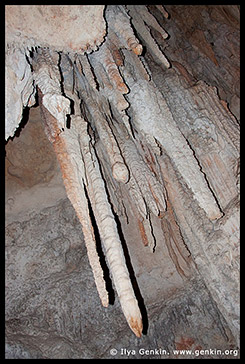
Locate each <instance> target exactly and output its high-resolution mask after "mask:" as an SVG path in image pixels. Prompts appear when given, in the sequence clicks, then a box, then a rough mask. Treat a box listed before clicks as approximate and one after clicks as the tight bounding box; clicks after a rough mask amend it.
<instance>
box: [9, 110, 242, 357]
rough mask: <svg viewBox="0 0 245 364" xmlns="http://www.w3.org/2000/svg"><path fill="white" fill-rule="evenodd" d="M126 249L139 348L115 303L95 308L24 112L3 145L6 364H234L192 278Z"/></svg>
mask: <svg viewBox="0 0 245 364" xmlns="http://www.w3.org/2000/svg"><path fill="white" fill-rule="evenodd" d="M129 228H130V227H129ZM129 235H130V232H129ZM132 241H133V239H132ZM131 245H132V246H131ZM141 246H142V244H141ZM127 248H128V251H129V256H130V261H131V265H132V269H133V274H134V279H135V286H137V287H136V288H137V298H138V300H139V304H140V306H141V310H142V316H143V322H144V330H143V333H144V334H143V336H142V337H141V338H140V339H138V338H136V337H135V336H134V334H133V333H132V332H131V331H130V329H129V328H128V325H127V323H126V321H125V319H124V316H123V314H122V312H121V308H120V304H119V301H118V298H117V296H116V297H115V300H114V303H113V304H111V305H109V307H108V308H104V307H102V306H101V304H100V300H99V297H98V294H97V291H96V287H95V283H94V280H93V275H92V271H91V268H90V265H89V262H88V258H87V253H86V248H85V245H84V241H83V234H82V229H81V225H80V223H79V221H78V219H77V217H76V214H75V211H74V209H73V207H72V205H71V204H70V202H69V200H68V199H67V197H66V193H65V189H64V186H63V182H62V178H61V174H60V170H59V166H58V164H57V161H56V157H55V155H54V153H53V150H52V148H51V145H50V144H49V142H48V141H47V138H46V137H45V135H44V133H43V128H42V125H41V120H40V116H39V110H38V108H34V109H31V112H30V117H29V121H28V123H27V124H26V125H25V127H24V128H23V130H22V131H21V133H20V136H19V137H15V138H14V139H13V140H10V141H9V142H8V144H7V146H6V298H5V305H6V358H8V359H10V358H14V359H22V358H23V359H28V358H30V359H38V358H40V359H56V358H57V359H62V358H65V359H69V358H70V359H85V358H100V359H102V358H104V359H105V358H109V359H112V358H120V359H125V358H133V359H136V358H140V359H160V358H171V359H175V358H178V359H180V358H195V359H204V358H212V359H218V358H222V359H226V358H238V357H239V355H238V351H237V350H236V346H235V344H234V338H233V336H232V334H231V332H230V330H229V329H228V325H227V323H226V322H225V320H224V318H223V317H222V315H221V314H220V312H219V310H218V308H217V306H216V304H215V302H214V301H213V299H212V298H211V296H210V295H209V292H208V290H207V289H206V287H205V285H204V283H203V282H202V280H201V278H200V277H199V275H198V273H197V272H196V271H195V270H193V273H192V274H191V275H190V276H189V277H188V279H187V278H183V277H182V276H180V275H179V273H178V272H177V271H176V268H175V266H174V264H173V262H172V260H171V259H170V257H169V255H168V250H167V248H166V246H164V244H163V245H162V246H161V245H159V247H158V246H157V249H156V251H155V253H149V250H147V249H148V248H147V247H144V246H142V248H140V249H139V242H138V241H135V244H134V245H133V244H132V242H130V244H128V246H127ZM111 295H112V294H111ZM112 301H113V299H112Z"/></svg>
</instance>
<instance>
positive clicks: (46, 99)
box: [33, 50, 70, 130]
mask: <svg viewBox="0 0 245 364" xmlns="http://www.w3.org/2000/svg"><path fill="white" fill-rule="evenodd" d="M57 63H58V54H57V53H56V52H53V53H52V55H51V53H50V52H49V50H41V51H40V52H38V53H37V54H36V58H35V60H34V62H33V69H34V79H35V83H36V84H37V85H38V87H39V89H40V90H41V92H42V93H43V95H44V96H43V100H42V103H43V105H44V107H46V109H47V110H48V111H49V112H50V113H51V114H52V115H53V116H54V118H55V119H57V121H58V125H59V128H60V130H62V129H64V128H65V123H66V115H67V114H69V113H70V101H69V100H68V99H67V98H65V97H64V96H62V90H61V86H60V73H59V69H58V66H57ZM39 65H41V67H40V66H39Z"/></svg>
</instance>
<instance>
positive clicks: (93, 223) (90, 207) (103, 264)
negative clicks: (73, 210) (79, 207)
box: [84, 185, 115, 305]
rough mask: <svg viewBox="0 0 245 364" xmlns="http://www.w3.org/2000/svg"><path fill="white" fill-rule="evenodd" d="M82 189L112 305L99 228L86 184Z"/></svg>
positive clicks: (113, 297)
mask: <svg viewBox="0 0 245 364" xmlns="http://www.w3.org/2000/svg"><path fill="white" fill-rule="evenodd" d="M84 191H85V195H86V198H87V201H88V209H89V215H90V219H91V223H92V226H93V230H94V236H95V243H96V250H97V254H98V256H99V260H100V265H101V268H102V270H103V274H104V280H105V284H106V290H107V292H108V298H109V304H110V305H113V304H114V301H115V293H114V290H113V287H112V281H111V278H110V271H109V268H108V266H107V264H106V258H105V255H104V252H103V249H102V243H101V239H100V233H99V229H98V226H97V223H96V220H95V216H94V213H93V209H92V206H91V202H90V199H89V196H88V192H87V189H86V186H85V185H84Z"/></svg>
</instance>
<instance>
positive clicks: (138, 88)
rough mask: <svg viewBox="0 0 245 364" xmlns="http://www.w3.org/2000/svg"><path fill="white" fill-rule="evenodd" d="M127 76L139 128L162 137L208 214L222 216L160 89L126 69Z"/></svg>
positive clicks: (194, 194) (168, 151)
mask: <svg viewBox="0 0 245 364" xmlns="http://www.w3.org/2000/svg"><path fill="white" fill-rule="evenodd" d="M124 76H125V79H126V81H127V83H128V85H129V87H130V90H131V92H130V94H128V96H127V97H128V99H129V102H130V104H131V109H132V111H133V113H134V116H135V122H136V123H137V126H136V127H137V129H139V130H141V131H142V132H143V133H145V134H150V135H152V136H154V137H155V138H156V139H157V140H158V141H159V143H160V144H161V145H162V146H163V148H164V149H165V151H166V153H167V154H168V155H169V156H170V157H171V159H172V160H173V161H174V163H175V165H176V168H177V169H178V171H179V172H180V173H181V175H182V176H183V178H184V180H185V182H186V183H187V185H188V187H189V188H190V189H191V190H192V192H193V196H194V198H196V199H197V201H198V202H199V204H200V206H201V207H202V208H203V209H204V210H205V211H206V213H207V215H208V216H209V218H210V219H217V218H220V217H221V216H222V213H221V211H220V208H219V206H218V205H217V202H216V200H215V198H214V196H213V193H212V192H211V191H210V188H209V186H208V185H207V182H206V180H205V177H204V175H203V174H202V172H201V171H200V167H199V165H198V162H197V160H196V159H195V156H194V155H193V151H192V150H191V149H190V147H189V145H188V143H187V141H186V139H185V138H184V137H183V135H182V134H181V132H180V131H179V129H178V127H177V126H176V124H175V121H174V119H173V117H172V114H171V112H170V110H169V108H168V106H167V104H166V101H165V100H164V99H163V97H162V95H161V93H160V91H159V90H158V89H157V88H156V87H155V86H154V85H153V84H151V83H150V82H149V83H148V84H147V85H146V83H145V81H143V80H139V81H138V82H135V80H134V79H132V78H131V76H130V74H129V73H127V72H124ZM149 100H151V101H149ZM145 105H147V107H145ZM148 105H149V106H148ZM149 120H151V123H149Z"/></svg>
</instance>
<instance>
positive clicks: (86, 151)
mask: <svg viewBox="0 0 245 364" xmlns="http://www.w3.org/2000/svg"><path fill="white" fill-rule="evenodd" d="M87 128H88V125H87V124H86V123H84V122H80V123H79V133H80V138H79V140H80V146H81V152H82V156H83V160H84V164H85V173H86V185H87V189H88V194H89V197H90V200H91V204H92V208H93V211H94V214H95V219H96V221H97V224H98V229H99V232H100V236H101V239H102V243H103V246H104V248H105V255H106V259H107V262H108V264H109V267H110V271H111V274H112V277H113V281H114V284H115V287H116V290H117V293H118V296H119V300H120V303H121V307H122V310H123V313H124V315H125V317H126V320H127V322H128V324H129V326H130V328H131V329H132V331H133V332H134V333H135V335H136V336H138V337H140V336H141V332H142V329H143V327H142V318H141V313H140V310H139V307H138V303H137V300H136V298H135V295H134V291H133V288H132V285H131V282H130V278H129V274H128V271H127V267H126V262H125V258H124V254H123V250H122V246H121V241H120V237H119V235H118V231H117V226H116V222H115V219H114V216H113V213H112V210H111V206H110V204H109V201H108V198H107V193H106V190H105V186H104V182H103V179H102V176H101V172H100V168H99V164H98V161H97V157H96V154H95V152H94V150H93V146H92V145H91V140H90V137H89V135H88V133H87Z"/></svg>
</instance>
